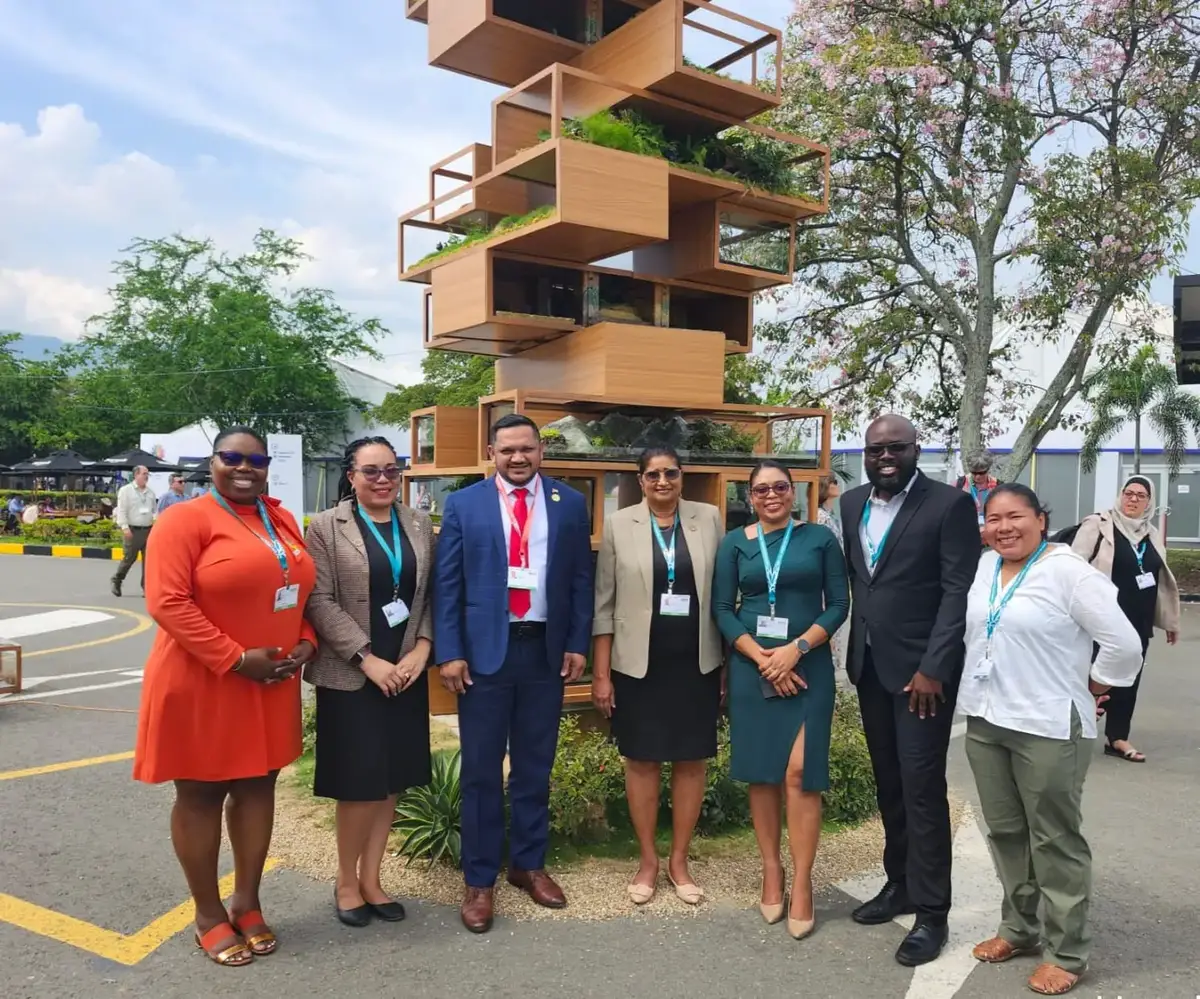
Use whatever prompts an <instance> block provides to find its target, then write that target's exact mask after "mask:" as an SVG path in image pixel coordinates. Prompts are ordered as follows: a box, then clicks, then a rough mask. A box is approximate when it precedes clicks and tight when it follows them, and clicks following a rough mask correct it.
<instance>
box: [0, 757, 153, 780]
mask: <svg viewBox="0 0 1200 999" xmlns="http://www.w3.org/2000/svg"><path fill="white" fill-rule="evenodd" d="M132 759H133V753H132V752H128V753H110V754H109V755H108V756H91V757H89V758H88V759H86V760H67V761H65V762H63V763H48V764H46V766H44V767H29V768H28V769H26V770H5V771H4V772H2V773H0V781H5V780H19V779H20V778H22V777H40V776H41V775H42V774H56V773H59V772H60V771H62V770H78V769H80V768H81V767H95V766H99V765H100V764H101V763H120V762H121V760H132Z"/></svg>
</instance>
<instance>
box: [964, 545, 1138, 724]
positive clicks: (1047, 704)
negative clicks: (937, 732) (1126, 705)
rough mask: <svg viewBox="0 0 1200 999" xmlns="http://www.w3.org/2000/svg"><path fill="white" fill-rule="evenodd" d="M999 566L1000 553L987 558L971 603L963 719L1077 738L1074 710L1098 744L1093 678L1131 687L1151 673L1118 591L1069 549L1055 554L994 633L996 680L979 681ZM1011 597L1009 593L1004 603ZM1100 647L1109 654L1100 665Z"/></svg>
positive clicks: (1032, 574)
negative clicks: (1139, 677) (1094, 652)
mask: <svg viewBox="0 0 1200 999" xmlns="http://www.w3.org/2000/svg"><path fill="white" fill-rule="evenodd" d="M999 558H1000V556H999V555H997V554H996V553H995V552H994V551H988V552H985V553H984V555H983V557H982V558H981V559H980V560H979V570H978V571H977V572H976V574H975V582H974V584H973V585H972V586H971V591H970V593H969V595H968V597H967V632H966V645H967V658H966V667H965V669H964V671H963V678H962V686H961V687H960V689H959V694H958V710H959V711H961V712H962V713H963V714H965V715H967V716H969V717H970V716H974V717H977V718H984V719H986V720H987V721H989V722H991V723H992V724H993V725H999V726H1000V727H1001V728H1007V729H1012V730H1014V731H1016V732H1025V733H1028V734H1029V735H1039V736H1043V737H1045V738H1047V739H1069V738H1070V737H1071V708H1072V706H1074V708H1075V710H1076V711H1078V712H1079V720H1080V722H1081V725H1082V733H1083V736H1084V738H1087V739H1094V738H1095V737H1096V702H1095V698H1094V697H1093V696H1092V694H1091V692H1090V691H1089V690H1088V677H1089V676H1091V677H1092V678H1093V679H1094V680H1095V681H1096V682H1097V683H1101V684H1105V685H1107V686H1110V687H1128V686H1130V685H1132V683H1133V681H1134V679H1135V678H1136V677H1137V675H1138V670H1140V669H1141V668H1142V641H1141V639H1140V638H1138V634H1137V632H1136V631H1135V630H1134V627H1133V625H1132V624H1130V623H1129V619H1128V618H1127V617H1126V616H1125V613H1124V612H1123V611H1122V610H1121V608H1120V606H1119V605H1118V604H1117V588H1116V587H1115V586H1113V584H1112V583H1111V582H1110V581H1109V580H1108V579H1107V578H1106V577H1105V576H1104V575H1103V574H1102V573H1100V572H1097V571H1096V570H1095V569H1093V568H1092V567H1091V566H1090V565H1088V563H1087V562H1085V561H1084V560H1083V559H1082V558H1080V557H1079V556H1078V555H1076V554H1075V553H1074V552H1072V551H1071V549H1070V548H1069V547H1067V546H1066V545H1051V546H1050V548H1049V549H1048V550H1047V551H1046V553H1045V554H1044V555H1043V556H1042V557H1041V558H1040V559H1039V560H1038V561H1037V562H1036V563H1034V564H1033V565H1031V566H1030V568H1029V572H1028V573H1027V574H1026V576H1025V579H1024V581H1023V582H1022V583H1021V585H1020V588H1019V589H1018V590H1016V591H1015V592H1014V593H1013V595H1012V598H1011V599H1010V600H1009V602H1008V605H1007V606H1006V607H1005V608H1004V610H1003V612H1002V614H1001V616H1000V620H999V622H998V623H997V625H996V628H995V631H994V632H993V634H992V642H991V661H992V664H993V665H992V669H991V672H990V674H989V675H988V677H987V679H979V678H977V677H976V676H975V673H976V672H977V669H976V668H977V666H978V664H979V663H980V662H981V661H982V660H983V659H984V658H985V655H986V654H987V650H988V638H987V618H988V607H989V601H990V597H991V589H992V579H993V575H994V573H995V571H996V563H997V561H998V560H999ZM1014 583H1015V579H1014V580H1013V581H1012V582H1010V583H1009V586H1010V587H1011V586H1012V585H1013V584H1014ZM1005 592H1006V588H1005V587H1003V586H1001V587H999V589H998V592H997V603H999V601H1000V599H1001V598H1002V597H1003V595H1004V593H1005ZM1093 642H1095V643H1096V644H1097V645H1099V646H1100V653H1099V655H1097V657H1096V661H1095V663H1092V662H1091V658H1092V643H1093Z"/></svg>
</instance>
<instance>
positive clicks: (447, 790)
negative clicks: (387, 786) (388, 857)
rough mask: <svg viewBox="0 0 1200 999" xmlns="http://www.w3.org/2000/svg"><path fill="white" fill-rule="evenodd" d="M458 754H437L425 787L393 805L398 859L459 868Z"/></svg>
mask: <svg viewBox="0 0 1200 999" xmlns="http://www.w3.org/2000/svg"><path fill="white" fill-rule="evenodd" d="M460 764H461V753H459V751H458V750H455V751H454V752H453V753H448V752H443V753H437V754H435V755H434V757H433V768H432V777H431V779H430V781H429V783H428V784H427V785H426V786H425V787H414V788H411V789H410V790H409V791H407V792H405V794H404V795H403V796H402V797H401V798H400V800H399V801H397V802H396V817H395V819H394V820H393V821H392V828H393V829H395V830H396V831H397V832H399V833H401V834H402V835H403V836H404V842H403V843H402V844H401V845H400V855H401V856H403V857H407V858H408V862H409V863H410V864H411V863H412V862H413V861H414V860H418V859H422V860H423V859H425V858H428V859H429V866H430V867H432V866H433V865H434V864H436V863H438V862H439V861H445V862H447V863H449V864H453V865H454V866H455V867H460V866H461V865H462V834H461V832H460V828H461V822H462V784H461V782H460V780H459V769H460Z"/></svg>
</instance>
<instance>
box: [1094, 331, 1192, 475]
mask: <svg viewBox="0 0 1200 999" xmlns="http://www.w3.org/2000/svg"><path fill="white" fill-rule="evenodd" d="M1083 395H1084V398H1085V399H1086V400H1087V401H1088V403H1089V404H1090V405H1091V409H1092V419H1091V421H1090V422H1089V423H1088V424H1087V428H1086V430H1085V432H1084V438H1083V448H1082V451H1081V452H1080V457H1081V460H1082V463H1083V468H1084V471H1088V472H1090V471H1091V470H1092V469H1093V468H1095V467H1096V460H1097V458H1098V457H1099V455H1100V448H1101V446H1103V444H1104V443H1105V442H1106V441H1108V440H1110V439H1111V438H1112V437H1113V436H1114V435H1115V434H1116V433H1117V432H1118V431H1119V430H1120V429H1121V428H1122V427H1123V426H1125V424H1127V423H1132V424H1133V470H1134V471H1135V472H1140V471H1141V470H1142V423H1143V422H1146V423H1149V425H1150V426H1151V427H1152V428H1153V429H1154V431H1155V432H1156V433H1157V434H1158V436H1159V438H1160V439H1161V440H1162V447H1163V454H1164V455H1165V456H1166V459H1167V467H1168V468H1169V469H1170V471H1171V474H1172V475H1178V474H1179V470H1180V469H1181V468H1182V467H1183V462H1184V459H1185V458H1186V456H1187V448H1188V441H1189V439H1190V437H1191V436H1194V437H1195V438H1196V439H1197V440H1200V398H1197V397H1196V396H1194V395H1191V394H1190V393H1188V392H1186V391H1184V390H1183V389H1181V388H1180V387H1179V383H1178V381H1177V380H1176V372H1175V368H1174V367H1172V366H1171V365H1169V364H1164V363H1163V362H1162V361H1160V360H1159V359H1158V355H1157V353H1156V352H1155V350H1154V348H1153V347H1152V346H1150V345H1148V344H1147V345H1146V346H1143V347H1141V348H1140V349H1139V350H1138V351H1137V352H1136V353H1135V354H1134V355H1133V357H1132V359H1131V360H1130V361H1129V363H1128V365H1114V366H1112V367H1106V368H1104V369H1102V370H1100V371H1098V372H1096V374H1095V375H1093V376H1092V377H1091V378H1089V379H1088V382H1087V384H1086V385H1085V387H1084V391H1083Z"/></svg>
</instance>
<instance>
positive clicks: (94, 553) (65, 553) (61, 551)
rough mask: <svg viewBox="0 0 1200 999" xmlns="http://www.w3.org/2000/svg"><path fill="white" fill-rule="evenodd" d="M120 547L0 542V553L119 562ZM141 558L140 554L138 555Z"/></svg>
mask: <svg viewBox="0 0 1200 999" xmlns="http://www.w3.org/2000/svg"><path fill="white" fill-rule="evenodd" d="M124 554H125V553H124V551H123V550H122V549H120V548H86V547H84V546H83V545H21V544H0V555H48V556H50V557H51V558H94V559H100V560H102V561H105V562H120V561H121V558H122V557H123V556H124ZM138 559H139V560H140V559H141V556H140V555H139V556H138Z"/></svg>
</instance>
